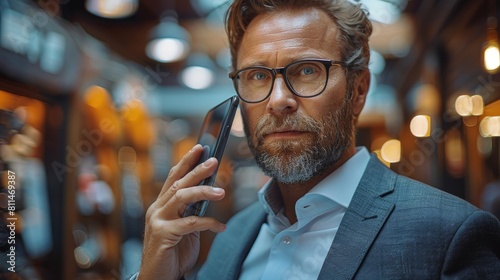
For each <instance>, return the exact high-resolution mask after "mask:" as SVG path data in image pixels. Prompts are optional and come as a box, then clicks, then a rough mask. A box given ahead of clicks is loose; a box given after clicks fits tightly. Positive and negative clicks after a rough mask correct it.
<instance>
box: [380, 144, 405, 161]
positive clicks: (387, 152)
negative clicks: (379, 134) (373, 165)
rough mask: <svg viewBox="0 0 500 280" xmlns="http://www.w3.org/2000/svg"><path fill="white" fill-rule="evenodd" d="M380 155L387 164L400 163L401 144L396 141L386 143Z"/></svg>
mask: <svg viewBox="0 0 500 280" xmlns="http://www.w3.org/2000/svg"><path fill="white" fill-rule="evenodd" d="M380 154H381V155H382V158H383V159H384V160H385V161H387V162H390V163H394V162H399V161H400V160H401V142H400V141H399V140H396V139H393V140H389V141H387V142H385V143H384V145H382V148H381V149H380Z"/></svg>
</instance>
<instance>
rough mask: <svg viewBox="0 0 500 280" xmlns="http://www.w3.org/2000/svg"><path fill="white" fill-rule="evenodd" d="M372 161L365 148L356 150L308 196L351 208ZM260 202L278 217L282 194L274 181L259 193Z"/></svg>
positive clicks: (281, 205) (267, 210)
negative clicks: (323, 198) (367, 167)
mask: <svg viewBox="0 0 500 280" xmlns="http://www.w3.org/2000/svg"><path fill="white" fill-rule="evenodd" d="M368 161H370V154H369V152H368V150H367V149H366V148H365V147H358V148H356V153H355V154H354V155H353V156H352V157H351V158H350V159H348V160H347V161H346V162H345V163H344V164H343V165H341V166H340V167H339V168H337V169H336V170H335V171H334V172H332V173H331V174H330V175H328V176H327V177H325V178H324V179H323V180H322V181H321V182H319V183H318V184H317V185H316V186H314V187H313V188H312V189H311V190H310V191H309V192H308V193H307V194H306V196H307V195H309V194H316V195H321V196H324V197H326V198H328V199H330V200H332V201H334V202H336V203H338V204H340V205H342V206H343V207H345V208H347V207H349V204H350V203H351V200H352V197H353V196H354V192H355V191H356V188H357V187H358V184H359V182H360V181H361V177H362V176H363V173H364V171H365V169H366V166H367V165H368ZM258 196H259V201H260V203H261V205H262V207H263V208H264V210H265V211H266V212H267V213H271V214H274V215H276V214H277V213H279V211H280V210H281V209H282V208H283V201H282V198H281V193H280V191H279V188H278V187H277V185H276V183H275V181H274V179H270V180H269V181H268V182H267V183H266V184H265V185H264V186H263V187H262V189H261V190H260V191H259V193H258Z"/></svg>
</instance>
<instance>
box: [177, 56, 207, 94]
mask: <svg viewBox="0 0 500 280" xmlns="http://www.w3.org/2000/svg"><path fill="white" fill-rule="evenodd" d="M180 79H181V82H182V83H183V84H184V85H185V86H187V87H189V88H192V89H197V90H200V89H206V88H208V87H210V86H211V85H212V84H213V83H214V81H215V64H214V62H213V61H212V59H211V58H210V57H209V56H208V55H206V54H204V53H193V54H191V55H190V56H189V57H188V59H187V61H186V68H184V70H182V72H181V74H180Z"/></svg>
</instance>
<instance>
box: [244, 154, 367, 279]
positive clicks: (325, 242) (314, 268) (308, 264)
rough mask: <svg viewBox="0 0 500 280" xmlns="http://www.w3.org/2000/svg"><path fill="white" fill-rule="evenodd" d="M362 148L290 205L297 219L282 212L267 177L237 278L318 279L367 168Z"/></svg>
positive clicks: (278, 193) (279, 199)
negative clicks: (261, 216) (257, 225)
mask: <svg viewBox="0 0 500 280" xmlns="http://www.w3.org/2000/svg"><path fill="white" fill-rule="evenodd" d="M369 160H370V155H369V153H368V151H367V149H366V148H364V147H361V148H357V152H356V154H355V155H354V156H352V157H351V158H350V159H349V160H348V161H347V162H345V163H344V164H343V165H342V166H340V167H339V168H338V169H337V170H335V171H334V172H333V173H332V174H330V175H328V176H327V177H326V178H325V179H323V180H322V181H321V182H319V183H318V184H317V185H316V186H314V187H313V188H312V189H311V190H310V191H309V192H308V193H307V194H305V195H304V196H303V197H301V198H300V199H299V200H298V201H297V203H296V204H295V212H296V215H297V220H298V221H297V222H296V223H295V224H293V225H290V222H289V221H288V219H287V218H286V217H285V215H284V213H283V211H284V210H283V202H282V199H281V195H280V192H279V189H278V188H277V186H276V185H275V184H274V183H273V180H272V179H271V180H270V181H269V182H267V183H266V185H265V186H264V187H263V188H262V189H261V190H260V191H259V201H260V203H261V204H262V206H263V207H264V209H265V210H266V212H267V213H268V215H267V223H264V224H263V225H262V227H261V229H260V232H259V235H258V236H257V239H256V240H255V243H254V244H253V246H252V248H251V250H250V252H249V254H248V256H247V257H246V259H245V261H244V262H243V267H242V271H241V274H240V279H241V280H255V279H272V280H276V279H286V280H293V279H317V278H318V275H319V273H320V271H321V267H322V266H323V262H324V260H325V258H326V255H327V253H328V250H329V249H330V246H331V244H332V241H333V239H334V238H335V235H336V233H337V229H338V227H339V225H340V222H341V221H342V218H343V217H344V214H345V212H346V210H347V207H348V206H349V203H350V202H351V199H352V197H353V195H354V192H355V191H356V188H357V186H358V184H359V181H360V180H361V177H362V176H363V173H364V171H365V169H366V166H367V164H368V161H369Z"/></svg>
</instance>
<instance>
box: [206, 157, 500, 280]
mask: <svg viewBox="0 0 500 280" xmlns="http://www.w3.org/2000/svg"><path fill="white" fill-rule="evenodd" d="M265 221H266V213H265V212H264V210H263V209H262V207H261V206H260V205H259V204H258V203H255V204H253V205H251V206H250V207H248V208H247V209H245V210H243V211H242V212H240V213H238V214H237V215H235V216H234V217H233V218H232V219H231V221H230V222H229V223H228V228H227V230H226V231H225V232H223V233H220V234H218V235H217V237H216V239H215V240H214V243H213V245H212V247H211V250H210V253H209V256H208V259H207V261H206V262H205V264H204V266H203V267H202V268H201V270H200V271H199V273H198V275H197V279H200V280H205V279H214V280H221V279H237V278H238V276H239V274H240V271H241V266H242V263H243V261H244V260H245V258H246V256H247V254H248V252H249V250H250V248H251V247H252V245H253V243H254V241H255V239H256V237H257V234H258V233H259V230H260V227H261V225H262V223H264V222H265ZM319 279H500V223H499V221H498V220H497V219H496V218H495V217H494V216H493V215H491V214H489V213H487V212H484V211H481V210H479V209H477V208H475V207H474V206H472V205H470V204H469V203H467V202H465V201H463V200H461V199H459V198H456V197H454V196H452V195H450V194H447V193H444V192H442V191H439V190H437V189H435V188H433V187H430V186H428V185H425V184H422V183H420V182H417V181H414V180H411V179H408V178H406V177H403V176H399V175H397V174H396V173H394V172H392V171H391V170H390V169H388V168H386V167H385V166H384V165H383V164H381V163H380V162H379V161H378V160H377V159H376V157H375V156H372V159H371V160H370V162H369V164H368V166H367V169H366V171H365V174H364V175H363V177H362V179H361V181H360V183H359V186H358V188H357V190H356V192H355V194H354V197H353V199H352V201H351V204H350V205H349V208H348V209H347V212H346V214H345V216H344V218H343V220H342V222H341V224H340V227H339V229H338V232H337V235H336V236H335V239H334V240H333V243H332V245H331V247H330V251H329V252H328V255H327V257H326V259H325V261H324V263H323V267H322V269H321V272H320V275H319Z"/></svg>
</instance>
